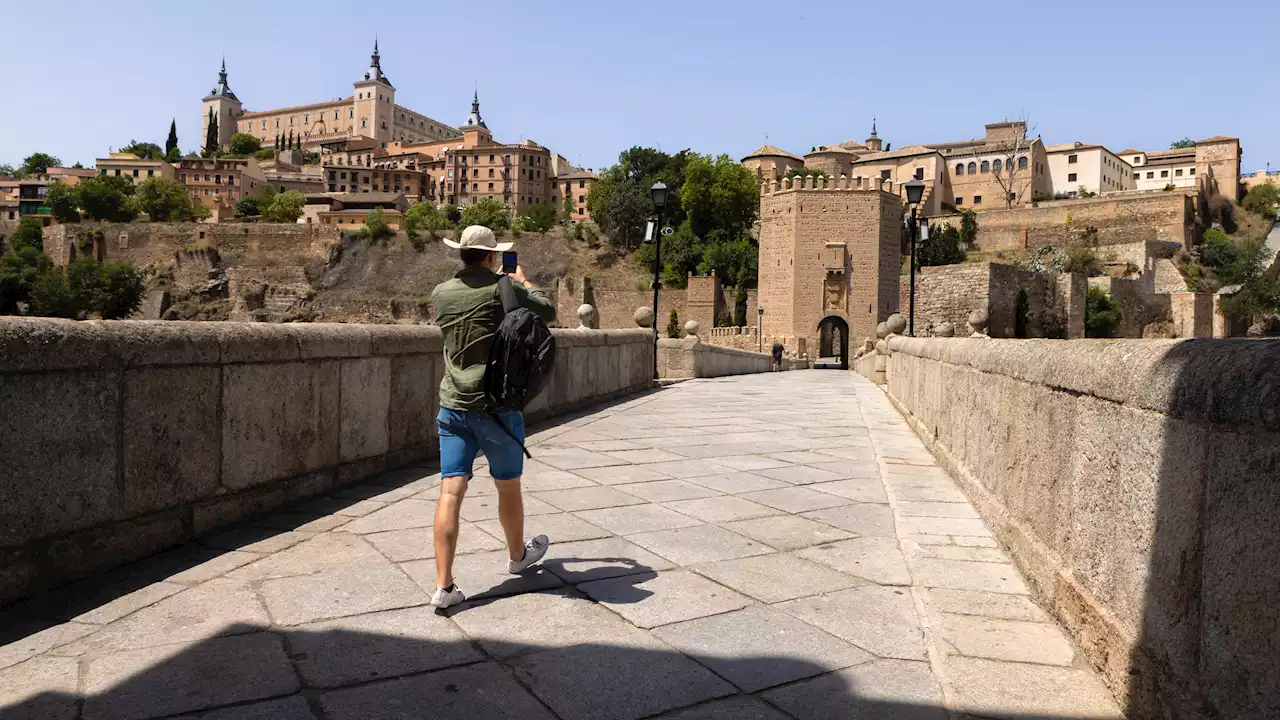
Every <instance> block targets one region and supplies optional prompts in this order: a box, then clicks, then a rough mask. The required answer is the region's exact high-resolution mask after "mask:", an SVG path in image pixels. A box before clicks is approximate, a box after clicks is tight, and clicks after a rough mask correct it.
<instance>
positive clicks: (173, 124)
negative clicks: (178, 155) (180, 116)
mask: <svg viewBox="0 0 1280 720" xmlns="http://www.w3.org/2000/svg"><path fill="white" fill-rule="evenodd" d="M209 109H210V110H212V109H213V108H209ZM177 147H178V120H177V118H174V119H173V120H170V121H169V139H168V140H165V141H164V154H165V155H172V154H173V151H174V150H176V149H177Z"/></svg>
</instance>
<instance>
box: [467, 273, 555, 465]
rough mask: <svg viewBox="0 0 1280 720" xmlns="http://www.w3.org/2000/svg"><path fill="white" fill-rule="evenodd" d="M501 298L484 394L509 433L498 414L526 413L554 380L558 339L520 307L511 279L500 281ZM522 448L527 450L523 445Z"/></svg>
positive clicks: (537, 319) (528, 310)
mask: <svg viewBox="0 0 1280 720" xmlns="http://www.w3.org/2000/svg"><path fill="white" fill-rule="evenodd" d="M498 296H499V297H501V298H502V310H503V312H504V315H503V318H502V324H500V325H499V326H498V331H497V332H496V333H494V336H493V345H492V346H491V347H490V348H489V365H488V366H487V367H486V368H485V371H484V394H485V396H486V397H487V398H488V399H489V404H490V407H491V408H492V409H493V414H494V416H495V417H494V419H495V420H497V421H498V424H499V425H501V426H502V428H503V429H504V430H507V426H506V424H505V423H503V422H502V421H501V420H498V418H497V414H498V413H499V412H502V411H507V410H523V409H524V408H525V406H526V405H528V404H529V402H530V401H532V400H533V399H534V398H535V397H537V395H538V393H540V392H542V389H543V388H545V387H546V386H547V381H548V380H550V379H551V366H552V365H553V364H554V363H555V359H556V338H555V336H554V335H552V334H551V329H550V328H548V327H547V324H546V323H545V322H544V321H543V320H542V318H540V317H538V316H537V314H536V313H534V312H533V311H532V310H530V309H529V308H526V307H521V306H520V305H519V303H518V302H517V301H516V291H515V289H514V288H512V287H511V279H510V278H507V277H502V278H499V279H498ZM507 434H508V435H510V434H511V431H510V430H507ZM512 439H513V440H514V439H515V437H514V436H512ZM517 442H519V441H517ZM520 447H521V449H522V450H524V445H523V444H521V446H520ZM524 454H525V455H526V456H529V457H532V456H531V455H529V451H528V450H524Z"/></svg>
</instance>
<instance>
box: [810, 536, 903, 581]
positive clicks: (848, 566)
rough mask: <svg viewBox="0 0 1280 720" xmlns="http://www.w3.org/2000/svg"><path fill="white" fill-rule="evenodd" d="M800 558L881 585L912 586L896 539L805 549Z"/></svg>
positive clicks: (857, 541) (868, 539)
mask: <svg viewBox="0 0 1280 720" xmlns="http://www.w3.org/2000/svg"><path fill="white" fill-rule="evenodd" d="M799 555H800V557H802V558H805V559H806V560H812V561H814V562H818V563H822V564H823V565H826V566H827V567H830V568H834V569H835V570H839V571H840V572H842V573H848V574H850V575H853V576H855V577H860V578H863V579H865V580H870V581H871V582H873V583H878V584H880V585H910V584H911V574H910V573H909V572H908V571H907V562H906V560H904V559H903V557H902V551H901V550H899V549H898V541H897V539H896V538H880V537H861V538H854V539H852V540H841V541H840V542H834V543H830V544H827V545H818V546H816V547H812V548H809V549H807V550H802V551H801V552H800V553H799Z"/></svg>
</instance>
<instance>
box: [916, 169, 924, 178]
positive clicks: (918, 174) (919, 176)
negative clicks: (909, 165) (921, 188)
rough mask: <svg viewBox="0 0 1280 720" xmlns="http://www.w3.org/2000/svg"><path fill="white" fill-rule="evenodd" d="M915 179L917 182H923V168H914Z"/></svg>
mask: <svg viewBox="0 0 1280 720" xmlns="http://www.w3.org/2000/svg"><path fill="white" fill-rule="evenodd" d="M916 179H917V180H923V179H924V168H922V167H918V168H916Z"/></svg>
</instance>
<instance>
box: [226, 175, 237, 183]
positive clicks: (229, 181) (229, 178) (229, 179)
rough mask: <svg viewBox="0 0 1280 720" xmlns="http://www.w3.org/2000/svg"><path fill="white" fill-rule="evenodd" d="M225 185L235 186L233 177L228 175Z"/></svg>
mask: <svg viewBox="0 0 1280 720" xmlns="http://www.w3.org/2000/svg"><path fill="white" fill-rule="evenodd" d="M227 184H228V185H235V184H236V179H235V176H233V175H228V176H227Z"/></svg>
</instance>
